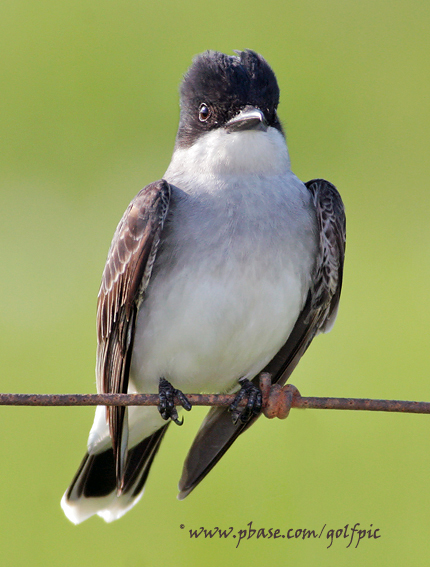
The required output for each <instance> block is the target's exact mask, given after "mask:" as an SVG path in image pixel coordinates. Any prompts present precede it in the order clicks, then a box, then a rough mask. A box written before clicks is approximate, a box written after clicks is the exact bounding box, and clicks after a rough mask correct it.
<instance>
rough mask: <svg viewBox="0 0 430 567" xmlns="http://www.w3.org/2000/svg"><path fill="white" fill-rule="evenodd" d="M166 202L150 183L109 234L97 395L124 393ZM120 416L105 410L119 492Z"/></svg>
mask: <svg viewBox="0 0 430 567" xmlns="http://www.w3.org/2000/svg"><path fill="white" fill-rule="evenodd" d="M169 202H170V186H169V184H168V183H167V182H166V181H164V180H161V181H157V182H155V183H151V184H150V185H148V186H147V187H145V188H144V189H142V191H140V192H139V193H138V194H137V195H136V197H135V198H134V199H133V201H132V202H131V203H130V205H129V206H128V208H127V210H126V211H125V213H124V216H123V217H122V219H121V221H120V223H119V225H118V227H117V229H116V231H115V234H114V237H113V240H112V244H111V247H110V249H109V253H108V257H107V261H106V266H105V269H104V272H103V276H102V282H101V286H100V291H99V296H98V303H97V365H96V377H97V390H98V391H99V392H103V393H108V392H112V393H126V392H127V388H128V378H129V371H130V362H131V354H132V350H133V338H134V329H135V324H136V316H137V312H138V309H139V306H140V303H141V301H142V299H143V295H144V292H145V289H146V287H147V285H148V282H149V279H150V277H151V270H152V266H153V264H154V261H155V256H156V253H157V248H158V244H159V242H160V235H161V231H162V229H163V224H164V221H165V218H166V215H167V212H168V209H169ZM124 415H125V408H124V407H118V406H117V407H114V406H110V407H108V408H107V419H108V422H109V429H110V434H111V439H112V446H113V451H114V457H115V463H116V474H117V481H118V486H119V487H120V484H121V482H122V477H123V467H124V463H125V458H126V452H127V437H128V428H127V426H126V425H125V423H124Z"/></svg>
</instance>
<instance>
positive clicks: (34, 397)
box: [0, 375, 430, 419]
mask: <svg viewBox="0 0 430 567" xmlns="http://www.w3.org/2000/svg"><path fill="white" fill-rule="evenodd" d="M260 386H261V389H262V392H263V413H264V414H265V415H266V417H269V418H273V417H279V418H281V419H283V418H285V417H287V415H288V413H289V410H290V408H308V409H335V410H366V411H385V412H400V413H430V402H412V401H404V400H374V399H363V398H331V397H330V398H326V397H324V398H323V397H314V396H311V397H307V396H301V395H300V393H299V391H298V390H297V388H295V386H292V385H290V384H287V385H286V386H284V387H283V388H282V387H280V386H278V385H277V384H274V385H272V384H271V382H270V376H268V375H262V376H261V379H260ZM187 398H188V400H189V401H190V403H191V405H193V406H218V407H221V406H229V405H230V404H231V403H232V402H233V400H234V398H235V394H187ZM175 403H177V404H178V405H180V404H179V401H178V400H175ZM158 404H159V398H158V394H0V405H2V406H98V405H106V406H156V405H158ZM245 404H246V400H245V401H242V402H241V403H240V404H239V405H240V406H244V405H245Z"/></svg>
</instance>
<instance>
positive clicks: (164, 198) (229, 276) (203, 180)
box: [62, 50, 345, 523]
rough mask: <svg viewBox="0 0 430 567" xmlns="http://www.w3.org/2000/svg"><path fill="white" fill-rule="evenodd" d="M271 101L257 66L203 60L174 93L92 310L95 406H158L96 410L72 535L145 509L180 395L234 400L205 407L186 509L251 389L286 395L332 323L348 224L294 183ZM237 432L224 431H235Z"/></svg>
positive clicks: (188, 474) (253, 61) (273, 90)
mask: <svg viewBox="0 0 430 567" xmlns="http://www.w3.org/2000/svg"><path fill="white" fill-rule="evenodd" d="M278 102H279V88H278V84H277V81H276V77H275V75H274V73H273V71H272V69H271V68H270V66H269V65H268V63H267V62H266V61H265V60H264V59H263V57H262V56H261V55H258V54H257V53H255V52H253V51H250V50H246V51H242V52H237V55H235V56H228V55H224V54H223V53H219V52H215V51H207V52H205V53H203V54H201V55H199V56H197V57H196V58H195V59H194V61H193V63H192V65H191V67H190V69H189V70H188V72H187V74H186V75H185V77H184V80H183V83H182V86H181V111H180V121H179V129H178V133H177V137H176V144H175V148H174V152H173V156H172V160H171V162H170V165H169V167H168V168H167V171H166V173H165V175H164V177H163V179H161V180H160V181H156V182H154V183H151V184H150V185H148V186H147V187H145V188H144V189H142V191H140V192H139V193H138V194H137V196H136V197H135V198H134V199H133V201H132V202H131V203H130V205H129V207H128V208H127V210H126V212H125V213H124V216H123V217H122V219H121V221H120V223H119V225H118V227H117V229H116V232H115V234H114V237H113V240H112V244H111V247H110V250H109V253H108V258H107V262H106V266H105V269H104V272H103V277H102V282H101V287H100V292H99V296H98V309H97V331H98V346H97V366H96V376H97V389H98V391H99V392H115V393H121V392H123V393H125V392H130V393H132V392H144V393H159V394H160V406H159V407H158V408H156V407H130V408H128V409H125V408H121V407H110V408H108V409H106V408H105V407H98V408H97V410H96V416H95V420H94V425H93V427H92V429H91V431H90V435H89V439H88V450H87V454H86V455H85V457H84V459H83V461H82V464H81V466H80V468H79V470H78V472H77V473H76V476H75V478H74V479H73V481H72V483H71V485H70V487H69V488H68V490H67V491H66V493H65V494H64V496H63V499H62V507H63V510H64V512H65V513H66V515H67V517H68V518H69V519H70V520H71V521H72V522H74V523H79V522H82V521H83V520H85V519H87V518H89V517H90V516H92V515H93V514H98V515H99V516H101V517H102V518H103V519H104V520H106V521H107V522H110V521H112V520H116V519H118V518H120V517H121V516H122V515H123V514H125V513H126V512H127V511H128V510H129V509H130V508H131V507H132V506H133V505H134V504H136V502H137V501H138V500H139V499H140V497H141V496H142V493H143V490H144V487H145V483H146V480H147V477H148V473H149V469H150V467H151V465H152V462H153V460H154V457H155V455H156V453H157V451H158V449H159V447H160V443H161V441H162V439H163V437H164V435H165V433H166V431H167V428H168V426H169V424H170V422H171V421H175V422H176V423H179V424H180V423H181V422H180V421H179V418H178V414H177V412H176V409H175V407H174V405H173V399H174V396H175V395H176V396H178V397H179V399H180V401H181V403H182V405H183V407H185V409H190V405H189V402H188V400H187V398H186V393H198V392H202V393H203V392H207V393H211V392H212V393H222V392H236V391H239V394H238V395H239V396H242V395H245V396H246V397H247V399H248V403H247V406H246V407H245V408H244V409H243V410H242V411H239V409H238V408H237V407H236V406H237V404H234V405H235V408H234V411H233V412H229V411H228V409H227V408H212V409H211V410H210V411H209V413H208V415H207V417H206V418H205V420H204V421H203V423H202V425H201V427H200V430H199V432H198V434H197V436H196V439H195V440H194V443H193V445H192V447H191V449H190V452H189V454H188V456H187V458H186V461H185V464H184V469H183V474H182V478H181V479H180V483H179V489H180V494H179V498H185V496H187V495H188V494H189V493H190V492H191V491H192V490H193V489H194V488H195V486H196V485H197V484H198V483H199V482H200V481H201V480H202V479H203V478H204V477H205V476H206V474H207V473H208V472H209V471H210V470H211V469H212V467H213V466H214V465H215V464H216V463H217V462H218V460H219V459H220V458H221V457H222V455H223V454H224V453H225V452H226V451H227V449H228V448H229V447H230V446H231V444H232V443H233V442H234V440H235V439H236V438H237V437H238V436H239V435H240V434H241V433H242V432H243V431H244V430H245V429H246V428H247V427H249V425H250V424H251V423H253V421H255V419H256V418H257V417H258V414H259V411H260V410H261V392H260V390H259V388H258V379H257V376H258V374H259V373H260V371H262V370H265V371H267V372H269V373H271V375H272V380H273V382H276V383H278V384H281V385H283V384H284V383H285V382H286V380H287V379H288V378H289V376H290V374H291V372H292V371H293V370H294V368H295V367H296V365H297V363H298V362H299V360H300V358H301V356H302V355H303V353H304V352H305V350H306V349H307V347H308V346H309V344H310V342H311V341H312V339H313V338H314V336H315V335H316V334H318V333H319V332H326V331H328V330H330V328H331V327H332V325H333V323H334V320H335V318H336V314H337V308H338V303H339V296H340V290H341V284H342V270H343V261H344V251H345V215H344V208H343V204H342V200H341V198H340V196H339V193H338V192H337V190H336V189H335V187H334V186H333V185H332V184H330V183H328V182H327V181H324V180H322V179H315V180H313V181H309V182H308V183H305V184H304V183H302V182H301V181H300V180H299V179H298V178H297V177H296V176H295V175H294V174H293V173H292V171H291V168H290V159H289V155H288V150H287V145H286V142H285V135H284V131H283V128H282V125H281V123H280V121H279V118H278V114H277V107H278ZM232 418H233V419H232Z"/></svg>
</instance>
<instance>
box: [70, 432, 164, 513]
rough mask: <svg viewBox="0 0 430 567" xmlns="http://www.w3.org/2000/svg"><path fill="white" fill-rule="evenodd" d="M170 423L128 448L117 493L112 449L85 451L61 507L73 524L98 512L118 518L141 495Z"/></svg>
mask: <svg viewBox="0 0 430 567" xmlns="http://www.w3.org/2000/svg"><path fill="white" fill-rule="evenodd" d="M168 425H169V424H166V425H163V427H161V428H160V429H157V430H156V431H155V433H152V435H150V436H149V437H146V438H145V439H143V440H142V441H140V442H139V443H138V444H137V445H135V446H134V447H132V448H131V449H129V451H128V456H127V461H126V465H125V472H124V483H123V487H122V490H121V491H120V492H118V490H117V483H116V475H115V461H114V458H113V450H112V448H108V449H106V450H104V451H103V452H100V453H97V454H89V453H86V455H85V457H84V459H83V461H82V463H81V466H80V467H79V469H78V471H77V473H76V475H75V478H74V479H73V480H72V482H71V484H70V486H69V488H68V489H67V490H66V492H65V493H64V496H63V498H62V500H61V507H62V508H63V510H64V513H65V514H66V516H67V517H68V518H69V520H70V521H71V522H73V523H74V524H80V523H81V522H83V521H84V520H86V519H87V518H89V517H90V516H93V515H94V514H98V515H99V516H100V517H101V518H103V519H104V520H105V521H106V522H113V520H117V519H118V518H121V516H123V515H124V514H125V513H126V512H127V511H128V510H130V508H132V507H133V506H134V505H135V504H136V503H137V502H138V501H139V500H140V498H141V497H142V494H143V490H144V487H145V482H146V479H147V478H148V473H149V469H150V468H151V465H152V462H153V460H154V457H155V455H156V454H157V451H158V449H159V447H160V443H161V440H162V439H163V437H164V434H165V433H166V429H167V427H168Z"/></svg>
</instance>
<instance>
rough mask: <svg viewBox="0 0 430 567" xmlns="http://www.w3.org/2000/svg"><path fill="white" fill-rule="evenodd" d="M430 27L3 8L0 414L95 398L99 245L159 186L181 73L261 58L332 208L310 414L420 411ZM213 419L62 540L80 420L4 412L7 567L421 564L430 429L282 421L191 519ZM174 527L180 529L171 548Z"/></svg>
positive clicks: (423, 11) (2, 541)
mask: <svg viewBox="0 0 430 567" xmlns="http://www.w3.org/2000/svg"><path fill="white" fill-rule="evenodd" d="M429 27H430V11H429V5H428V2H424V1H419V0H411V1H410V2H408V3H406V2H403V1H398V0H391V1H389V2H388V1H383V0H372V1H369V0H362V1H361V2H356V1H352V0H348V1H339V0H338V1H335V0H333V1H330V0H329V1H325V2H322V1H320V2H318V1H315V0H300V1H298V0H294V1H288V2H285V0H284V1H276V0H266V1H265V2H264V3H261V2H259V3H257V2H255V1H253V0H252V1H251V2H248V3H246V4H244V3H236V4H234V3H231V2H225V1H223V0H222V1H218V2H217V3H209V4H207V3H206V4H205V3H202V2H196V1H186V0H185V1H183V2H176V1H173V0H172V1H163V0H161V1H159V2H148V1H143V0H142V1H140V2H139V1H128V2H127V1H118V0H112V1H106V0H104V1H101V0H90V2H88V0H86V1H83V0H74V1H73V2H71V1H60V2H58V1H53V0H41V1H39V2H29V1H20V0H13V1H11V0H2V2H1V4H0V53H1V57H0V84H1V95H0V183H1V188H0V253H1V270H2V271H1V279H0V310H1V319H0V325H1V327H0V355H1V381H0V384H1V386H0V390H1V391H3V392H43V393H45V392H52V393H54V392H62V393H67V392H93V391H95V381H94V360H95V303H96V295H97V291H98V286H99V281H100V276H101V272H102V270H103V266H104V262H105V258H106V254H107V249H108V246H109V243H110V240H111V237H112V235H113V231H114V229H115V227H116V224H117V222H118V221H119V219H120V217H121V215H122V213H123V211H124V209H125V207H126V206H127V204H128V202H129V201H130V200H131V198H132V197H133V196H134V195H135V194H136V193H137V192H138V191H139V190H140V188H141V187H143V186H144V185H146V184H147V183H149V182H150V181H153V180H155V179H158V178H160V177H161V176H162V175H163V173H164V171H165V169H166V167H167V165H168V163H169V159H170V155H171V151H172V148H173V143H174V137H175V133H176V127H177V121H178V85H179V82H180V80H181V77H182V75H183V73H184V72H185V71H186V69H187V67H188V65H189V64H190V61H191V58H192V57H193V55H195V54H196V53H199V52H201V51H204V50H205V49H209V48H210V49H218V50H221V51H225V52H228V53H232V50H233V49H243V48H252V49H254V50H256V51H258V52H260V53H262V54H263V55H264V56H265V57H266V59H267V60H268V61H269V62H270V64H271V65H272V66H273V68H274V70H275V72H276V73H277V76H278V79H279V83H280V87H281V106H280V112H279V114H280V116H281V118H282V119H283V122H284V125H285V127H286V131H287V139H288V143H289V149H290V154H291V160H292V164H293V170H294V171H295V173H296V174H297V175H298V176H299V177H300V178H301V179H303V180H307V179H311V178H313V177H325V178H327V179H329V180H330V181H332V182H333V183H335V184H336V185H337V187H338V188H339V190H340V192H341V194H342V196H343V199H344V201H345V205H346V208H347V219H348V223H347V225H348V245H347V262H346V269H345V279H344V291H343V297H342V301H341V308H340V313H339V317H338V321H337V323H336V325H335V328H334V331H333V332H332V333H331V334H330V335H328V336H322V337H319V338H318V339H317V340H316V341H315V342H314V344H313V345H312V347H311V348H310V349H309V351H308V352H307V354H306V356H305V357H304V359H303V361H302V362H301V364H300V365H299V368H298V369H297V370H296V371H295V373H294V375H293V379H292V383H294V384H295V385H296V386H297V387H298V388H299V389H300V391H301V393H302V394H303V395H322V396H324V395H331V396H359V397H376V398H378V397H380V398H397V399H413V400H427V401H430V381H429V379H428V375H429V372H430V361H429V346H430V344H429V335H428V330H429V311H430V297H429V280H430V256H429V246H430V223H429V217H430V197H429V194H428V193H429V188H428V184H429V177H430V168H429V159H428V153H429V148H430V140H429V131H430V112H429V106H430V101H429V92H430V64H429V52H430V35H429V33H428V30H429ZM204 413H205V410H203V409H200V408H198V409H194V410H193V412H192V413H191V415H187V416H186V420H185V426H184V427H183V428H175V427H172V428H171V429H170V432H169V435H168V436H167V437H166V440H165V441H164V442H163V447H162V450H161V451H160V453H159V456H158V457H157V459H156V462H155V465H154V467H153V470H152V474H151V475H150V478H149V482H148V484H147V490H146V494H145V496H144V498H143V499H142V501H141V502H140V504H139V505H138V506H136V507H135V508H134V509H133V510H132V511H131V512H130V513H128V514H127V515H126V516H125V517H124V518H123V519H121V520H120V521H118V522H116V523H113V524H110V525H107V524H105V523H104V522H103V521H102V520H100V519H99V518H92V519H90V520H89V521H87V522H85V523H84V524H82V525H80V526H77V527H75V526H73V525H72V524H71V523H69V522H68V520H67V519H66V518H65V517H64V516H63V513H62V511H61V509H60V498H61V495H62V494H63V491H64V490H65V488H66V487H67V486H68V483H69V482H70V480H71V478H72V475H73V474H74V472H75V470H76V467H77V466H78V464H79V462H80V459H81V457H82V454H83V452H84V450H85V444H86V439H87V433H88V429H89V427H90V425H91V423H92V418H93V409H91V408H19V407H18V408H17V407H3V408H0V423H1V425H0V427H1V431H2V434H1V440H0V447H1V472H0V545H1V556H2V557H1V563H2V565H5V566H9V565H10V566H20V565H36V564H37V565H49V566H50V565H65V566H82V565H92V566H94V567H96V566H105V565H118V566H122V565H127V566H130V567H131V566H135V565H136V566H137V565H139V566H153V565H164V564H170V563H172V564H174V565H177V566H190V565H199V566H200V565H205V566H208V567H212V566H215V565H216V566H218V565H245V564H248V565H254V564H255V565H257V564H261V565H271V564H275V563H276V564H291V565H293V564H294V565H319V566H326V565H327V566H333V565H349V566H355V565H365V564H366V565H405V564H406V565H424V564H426V563H427V561H428V553H429V530H430V490H429V471H430V456H429V448H430V441H429V431H430V422H429V417H427V416H422V415H400V414H399V415H395V414H391V415H390V414H371V413H365V412H357V413H354V412H334V411H331V412H330V411H317V410H307V411H299V410H294V411H292V412H291V415H290V417H289V418H288V420H287V421H284V422H281V421H269V420H265V419H261V420H259V422H258V424H257V425H256V426H255V427H253V428H252V429H251V430H250V431H249V432H248V433H247V434H246V435H244V436H243V437H242V438H241V439H240V440H239V441H238V442H237V443H236V444H235V446H234V448H233V450H231V451H229V452H228V454H227V455H226V457H224V458H223V460H222V461H221V462H220V463H219V464H218V465H217V467H216V468H215V469H214V471H213V472H212V473H211V474H210V475H209V476H208V477H207V479H206V480H205V481H204V483H202V484H201V485H200V486H199V487H198V489H197V490H196V491H195V492H194V493H193V494H192V495H191V496H190V497H189V498H188V499H186V500H185V501H183V502H178V501H177V500H176V498H175V497H176V485H177V481H178V479H179V476H180V472H181V468H182V462H183V459H184V457H185V454H186V452H187V449H188V447H189V445H190V443H191V440H192V438H193V436H194V434H195V432H196V429H197V427H198V424H199V422H200V421H201V419H202V417H203V415H204ZM250 521H253V526H254V527H265V528H270V527H273V528H280V529H281V532H284V533H285V532H286V530H287V529H288V528H290V527H292V528H294V529H296V528H307V529H315V530H316V531H317V532H319V531H320V529H321V528H322V526H323V525H324V524H326V525H327V527H326V530H328V529H331V528H333V529H338V528H342V527H343V526H345V524H349V525H353V524H355V523H357V522H359V523H360V527H361V528H367V529H369V527H370V525H371V524H372V526H373V529H376V528H379V529H380V532H379V533H380V535H381V538H380V539H377V540H374V539H371V540H368V539H366V540H363V541H362V542H361V543H360V545H359V546H358V548H357V549H355V548H353V546H354V545H355V542H354V544H353V545H351V547H350V548H348V549H347V548H346V545H347V543H348V540H345V539H343V538H341V539H338V540H335V541H334V543H333V545H332V546H331V548H330V549H326V548H327V546H328V545H329V542H327V540H326V539H324V536H323V538H322V539H316V540H310V541H309V540H306V541H302V540H301V539H299V540H287V539H279V540H276V541H273V540H262V539H260V540H258V541H256V539H255V538H254V539H252V540H249V541H242V543H241V544H240V546H239V548H238V549H235V545H236V540H232V539H231V538H230V539H228V540H219V539H215V538H214V539H207V540H201V539H199V540H190V538H189V533H188V529H191V528H193V529H195V528H199V527H200V526H204V527H206V528H211V527H214V526H219V527H221V528H228V527H230V526H233V527H234V529H235V530H239V529H243V528H246V526H247V524H248V523H249V522H250ZM180 524H184V525H185V529H180Z"/></svg>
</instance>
